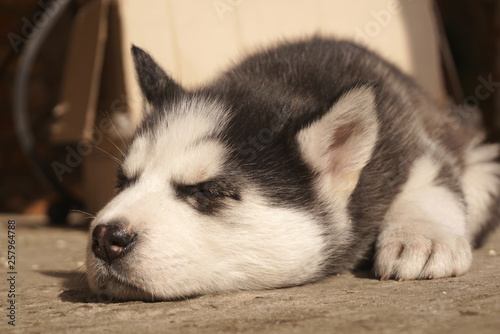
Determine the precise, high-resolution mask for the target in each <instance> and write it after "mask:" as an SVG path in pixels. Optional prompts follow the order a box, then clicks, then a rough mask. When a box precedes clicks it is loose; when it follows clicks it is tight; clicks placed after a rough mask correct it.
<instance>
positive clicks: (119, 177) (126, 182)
mask: <svg viewBox="0 0 500 334" xmlns="http://www.w3.org/2000/svg"><path fill="white" fill-rule="evenodd" d="M138 179H139V176H138V175H136V176H133V177H128V176H127V175H125V172H124V171H123V169H122V168H118V170H117V171H116V185H115V189H118V192H120V191H122V190H124V189H125V188H127V187H130V186H131V185H133V184H134V183H135V182H136V181H137V180H138Z"/></svg>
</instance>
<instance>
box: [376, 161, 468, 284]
mask: <svg viewBox="0 0 500 334" xmlns="http://www.w3.org/2000/svg"><path fill="white" fill-rule="evenodd" d="M438 173H439V166H437V165H436V164H435V163H433V162H432V160H431V159H429V158H421V159H420V160H417V162H416V163H415V165H414V166H413V170H412V171H411V173H410V177H409V179H408V182H407V183H406V184H405V186H404V188H403V190H402V192H401V193H400V194H399V195H398V196H397V197H396V199H395V201H394V202H393V204H392V205H391V208H390V209H389V212H388V213H387V215H386V217H385V221H384V223H383V226H382V231H381V233H380V235H379V237H378V240H377V244H376V254H375V266H374V269H375V273H376V274H377V275H378V276H379V277H381V278H382V279H387V278H395V279H399V280H407V279H425V278H439V277H449V276H456V275H461V274H464V273H465V272H466V271H467V270H468V269H469V267H470V264H471V260H472V255H471V245H470V243H469V241H468V239H467V230H466V213H465V207H464V205H463V204H462V201H461V200H460V196H458V195H457V194H455V193H453V192H452V191H451V190H449V188H447V187H446V186H445V185H442V184H440V183H439V181H438V180H437V179H438V178H437V175H438Z"/></svg>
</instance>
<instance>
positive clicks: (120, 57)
mask: <svg viewBox="0 0 500 334" xmlns="http://www.w3.org/2000/svg"><path fill="white" fill-rule="evenodd" d="M63 2H64V1H63V0H1V2H0V36H2V39H1V42H0V212H11V213H28V214H45V213H47V212H50V214H51V216H52V218H53V220H54V221H56V222H64V220H65V215H66V213H67V211H68V210H69V209H71V208H74V209H82V210H86V211H89V212H91V213H95V211H97V210H98V209H99V207H100V206H102V205H103V203H105V201H106V200H107V199H108V198H109V197H110V196H112V192H113V189H112V184H113V182H114V181H113V177H114V173H113V169H114V166H115V162H114V160H113V159H112V158H110V157H109V155H108V153H109V154H111V155H113V156H119V149H120V148H121V147H123V146H124V142H126V138H127V136H129V135H130V133H131V130H132V129H133V126H134V125H135V124H137V122H138V121H139V119H140V117H139V116H138V112H137V108H138V107H137V105H138V98H137V90H136V87H134V86H133V83H132V82H133V79H134V78H133V72H132V71H131V67H130V59H129V58H128V57H129V56H128V54H127V53H128V49H129V47H130V44H131V43H135V44H138V45H140V46H144V47H146V48H147V49H148V50H149V51H150V52H151V53H152V54H153V55H155V58H157V59H158V60H159V62H160V63H161V64H162V65H163V66H164V67H165V68H166V69H168V71H169V72H171V73H173V75H174V77H176V78H178V80H179V81H181V82H184V83H186V84H187V85H189V84H194V83H195V82H199V81H205V80H208V79H210V78H211V77H213V75H215V74H216V72H217V70H220V69H222V68H224V65H226V64H229V63H230V60H231V59H234V58H238V57H239V56H241V55H242V54H244V52H245V51H248V50H252V49H254V48H255V47H256V46H258V45H261V44H265V42H269V41H273V40H276V39H280V38H283V37H286V36H292V37H296V36H305V35H308V34H310V33H314V32H317V31H319V32H322V33H324V34H329V35H333V36H339V37H346V38H354V39H356V40H357V41H358V42H360V43H362V44H367V46H369V47H371V48H373V49H375V50H377V51H379V52H380V53H382V54H383V55H384V56H386V57H388V58H389V59H390V60H391V61H393V62H395V63H396V64H398V66H400V67H401V68H402V69H403V70H404V71H405V72H406V73H408V74H410V75H412V76H414V77H415V78H416V80H417V81H418V82H419V83H421V84H422V85H423V86H424V87H425V88H426V89H428V90H429V91H430V92H431V95H433V96H434V98H436V99H437V100H438V101H439V102H440V103H442V104H443V105H445V106H446V105H447V104H449V103H455V104H462V103H468V104H473V105H477V106H478V107H479V108H480V110H481V112H482V114H483V117H484V120H485V126H486V127H487V130H488V140H491V141H500V89H499V88H500V54H499V51H500V1H499V0H437V1H433V0H432V1H431V0H429V1H427V0H425V1H424V0H422V1H411V0H367V1H365V0H353V1H350V2H349V4H347V2H345V1H340V0H338V1H326V0H325V1H320V0H319V1H306V0H303V1H300V0H295V1H288V2H285V1H260V0H258V1H257V0H198V1H175V0H155V1H134V0H114V1H113V0H108V1H105V0H80V1H71V2H69V4H68V6H67V7H65V9H64V11H63V13H62V15H61V16H60V17H59V18H58V19H57V23H56V24H55V26H54V27H53V29H51V30H50V33H49V34H48V36H47V38H46V39H45V40H44V41H43V43H42V45H41V48H40V50H39V52H38V53H37V55H36V57H35V60H34V63H33V66H32V67H31V70H30V76H29V84H28V86H27V91H26V92H27V96H26V99H25V102H26V104H27V106H28V108H27V114H28V116H29V117H28V120H29V131H31V132H32V135H33V137H34V144H35V145H34V150H35V152H36V155H37V156H38V157H40V160H41V162H42V164H44V165H45V166H46V167H47V168H48V169H49V171H52V172H53V173H54V174H55V175H56V178H58V177H59V178H58V180H59V181H60V183H61V185H62V186H63V187H64V188H65V189H67V191H68V193H69V194H70V195H71V197H72V198H73V199H72V200H69V201H68V200H67V199H65V198H64V196H63V195H61V193H60V191H57V190H55V189H54V187H53V186H51V185H50V184H49V183H47V182H46V181H44V180H43V178H41V177H39V176H37V173H36V172H34V168H33V165H32V163H30V161H29V159H27V158H26V155H25V154H24V152H23V150H22V148H21V146H20V144H19V140H18V136H19V135H20V136H23V134H19V133H16V127H15V125H14V118H13V115H12V108H13V83H14V81H15V76H16V73H18V71H19V67H20V64H22V59H23V57H24V53H25V51H26V50H25V49H26V45H27V43H29V41H30V36H31V33H32V32H33V29H34V27H35V26H36V25H44V24H46V23H45V22H44V20H45V19H46V18H47V17H49V18H50V17H51V15H50V13H51V12H49V11H50V10H53V8H56V7H58V6H61V5H62V4H63ZM47 13H48V14H49V15H47ZM81 101H83V102H81ZM134 110H135V111H134ZM106 120H109V121H110V123H111V128H112V130H109V129H110V124H108V123H106V122H105V121H106ZM102 128H107V129H108V131H104V130H102ZM96 132H97V135H98V136H97V137H95V135H96ZM99 132H102V135H103V136H104V138H103V137H100V135H101V134H100V133H99ZM89 147H90V148H92V147H97V149H94V150H93V151H92V152H91V153H90V151H89ZM73 152H76V153H73ZM68 159H69V160H68ZM61 176H64V177H61Z"/></svg>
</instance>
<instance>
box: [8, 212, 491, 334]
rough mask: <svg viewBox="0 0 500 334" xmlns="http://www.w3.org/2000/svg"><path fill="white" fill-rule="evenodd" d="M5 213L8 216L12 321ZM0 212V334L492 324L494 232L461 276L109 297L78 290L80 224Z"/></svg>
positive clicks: (477, 328) (443, 328) (473, 328)
mask: <svg viewBox="0 0 500 334" xmlns="http://www.w3.org/2000/svg"><path fill="white" fill-rule="evenodd" d="M8 219H15V220H16V229H15V232H16V235H15V242H16V244H15V246H16V249H15V252H16V265H15V268H14V269H15V271H16V272H17V274H14V276H15V286H14V289H15V293H16V297H15V307H16V309H15V324H16V326H15V327H13V326H10V325H9V324H8V321H9V318H8V315H9V312H10V311H9V310H8V309H7V308H8V307H9V305H10V304H9V303H8V302H9V299H11V298H9V297H8V293H9V292H8V290H9V289H11V286H10V283H9V282H7V279H9V278H10V277H11V276H13V275H12V274H8V273H7V272H9V271H10V269H9V268H8V267H7V258H6V252H7V247H8V244H7V241H8V238H7V221H8ZM0 220H1V224H0V263H1V264H2V268H1V271H0V272H1V275H0V278H1V282H2V283H1V284H0V296H1V297H0V333H72V334H76V333H106V332H110V331H111V332H118V333H132V332H152V333H155V332H157V333H286V334H291V333H475V334H479V333H496V334H498V333H500V233H499V232H500V231H497V233H496V234H495V235H494V236H493V237H492V238H490V239H489V241H488V242H487V243H486V246H485V247H484V248H482V249H480V250H477V251H476V252H475V261H474V265H473V268H472V269H471V271H470V272H469V273H468V274H466V275H465V276H462V277H456V278H448V279H438V280H429V281H408V282H395V281H383V282H380V281H378V280H376V279H374V278H372V277H371V276H370V274H369V273H364V272H360V273H356V274H343V275H338V276H335V277H331V278H329V279H326V280H324V281H322V282H320V283H317V284H311V285H306V286H302V287H294V288H288V289H279V290H267V291H242V292H231V293H224V294H219V295H211V296H203V297H199V298H194V299H189V300H184V301H177V302H162V303H143V302H128V303H111V304H110V303H105V302H97V301H96V300H95V299H94V297H92V296H90V295H89V294H88V293H86V292H85V290H84V289H82V285H81V282H82V281H83V279H84V269H83V266H84V263H83V261H84V249H85V241H86V231H85V229H77V228H57V227H49V226H48V225H47V224H46V221H45V219H44V218H43V217H14V216H8V215H1V216H0Z"/></svg>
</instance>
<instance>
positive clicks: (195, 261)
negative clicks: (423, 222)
mask: <svg viewBox="0 0 500 334" xmlns="http://www.w3.org/2000/svg"><path fill="white" fill-rule="evenodd" d="M166 190H168V189H162V190H160V191H154V190H151V188H150V187H149V186H148V184H147V183H144V184H138V185H136V186H135V188H134V189H127V190H125V191H123V192H122V193H120V194H119V195H118V196H117V197H116V198H115V199H113V200H112V201H111V202H110V203H109V204H108V206H107V207H106V208H105V209H104V210H103V211H102V212H101V213H100V214H99V219H100V220H102V221H106V220H107V219H114V218H116V217H117V216H123V217H127V219H128V220H129V221H130V222H131V225H130V228H131V229H132V230H134V231H135V232H136V233H137V234H138V236H139V237H140V239H138V245H137V247H136V248H135V250H134V252H132V253H130V254H128V255H127V257H128V259H127V261H128V262H129V263H133V264H134V265H133V266H130V268H129V269H128V270H127V271H126V272H122V273H119V274H118V273H117V276H118V275H122V277H123V279H124V280H126V281H127V282H128V283H130V284H133V285H135V286H138V287H141V289H143V290H144V291H147V292H148V293H145V292H142V293H141V292H134V291H133V290H127V289H125V288H124V287H123V286H119V285H116V284H113V281H110V282H107V284H106V293H107V294H109V295H117V296H120V297H121V298H141V299H147V298H148V297H150V296H152V295H154V296H155V298H173V297H177V296H186V295H190V294H203V293H211V292H216V291H221V290H235V289H260V288H271V287H280V286H289V285H294V284H300V283H302V282H304V281H308V280H311V279H314V277H315V275H317V273H318V271H319V270H320V268H321V265H322V263H323V262H324V261H325V255H324V254H325V252H324V248H325V242H324V240H323V237H322V236H321V234H322V231H321V228H320V227H319V224H317V223H316V222H315V221H313V219H312V218H311V217H309V216H308V215H307V214H305V213H302V212H298V211H294V210H288V209H280V208H271V207H269V206H268V205H267V204H266V203H265V201H264V200H263V199H261V198H260V197H259V196H258V194H257V193H256V192H255V191H253V190H251V189H246V190H245V192H244V193H243V194H242V197H243V198H244V203H233V204H232V205H231V206H230V207H229V208H228V209H227V210H226V213H225V214H224V215H223V217H210V216H203V215H201V214H199V213H197V212H196V211H195V210H193V208H191V207H190V206H189V204H187V203H183V202H180V201H178V200H176V199H174V198H172V194H171V193H169V192H168V191H166ZM92 261H93V260H92V259H90V263H92ZM94 263H95V261H94ZM97 268H99V267H97ZM93 270H95V269H94V268H92V267H90V268H89V271H90V275H91V277H92V275H94V277H95V276H96V275H98V274H99V273H98V271H99V269H97V272H93ZM91 282H92V280H91ZM94 289H98V288H97V286H95V287H94Z"/></svg>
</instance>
